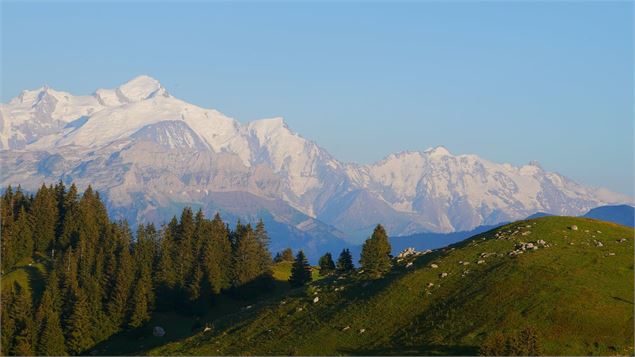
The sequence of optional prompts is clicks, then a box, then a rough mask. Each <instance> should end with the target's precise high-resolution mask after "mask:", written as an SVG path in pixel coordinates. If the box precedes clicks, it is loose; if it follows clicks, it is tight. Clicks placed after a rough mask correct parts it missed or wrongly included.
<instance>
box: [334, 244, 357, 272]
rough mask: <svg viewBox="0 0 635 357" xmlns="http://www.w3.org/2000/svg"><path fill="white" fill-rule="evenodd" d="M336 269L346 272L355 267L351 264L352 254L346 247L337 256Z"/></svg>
mask: <svg viewBox="0 0 635 357" xmlns="http://www.w3.org/2000/svg"><path fill="white" fill-rule="evenodd" d="M336 269H337V272H338V273H348V272H351V271H353V269H355V266H354V265H353V255H352V254H351V251H350V250H348V248H346V249H343V250H342V252H341V253H340V256H339V257H338V258H337V266H336Z"/></svg>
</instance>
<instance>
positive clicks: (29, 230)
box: [11, 207, 33, 262]
mask: <svg viewBox="0 0 635 357" xmlns="http://www.w3.org/2000/svg"><path fill="white" fill-rule="evenodd" d="M19 212H20V213H19V214H18V217H17V219H16V221H15V223H14V224H13V228H12V232H11V233H12V239H13V243H14V247H15V260H16V262H18V261H20V260H21V259H24V258H26V257H30V256H32V255H33V222H32V218H31V215H30V214H29V213H28V212H27V211H26V209H25V208H24V207H22V208H20V211H19Z"/></svg>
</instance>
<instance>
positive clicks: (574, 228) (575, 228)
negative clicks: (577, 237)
mask: <svg viewBox="0 0 635 357" xmlns="http://www.w3.org/2000/svg"><path fill="white" fill-rule="evenodd" d="M569 229H571V230H572V231H577V230H578V226H576V225H575V224H574V225H572V226H571V227H569Z"/></svg>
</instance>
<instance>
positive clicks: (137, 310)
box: [129, 269, 153, 328]
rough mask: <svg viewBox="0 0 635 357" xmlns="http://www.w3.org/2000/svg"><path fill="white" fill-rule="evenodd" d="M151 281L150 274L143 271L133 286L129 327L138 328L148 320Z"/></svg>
mask: <svg viewBox="0 0 635 357" xmlns="http://www.w3.org/2000/svg"><path fill="white" fill-rule="evenodd" d="M152 296H153V294H152V279H151V277H150V272H149V271H148V270H146V269H143V270H142V271H141V273H140V276H139V280H138V281H137V283H136V284H135V288H134V291H133V295H132V309H131V311H130V322H129V326H130V327H133V328H134V327H139V326H141V325H143V323H145V322H146V321H148V320H150V315H151V310H152Z"/></svg>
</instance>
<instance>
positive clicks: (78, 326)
mask: <svg viewBox="0 0 635 357" xmlns="http://www.w3.org/2000/svg"><path fill="white" fill-rule="evenodd" d="M71 303H72V309H71V314H70V316H69V317H68V319H67V321H66V323H65V325H66V346H67V348H68V352H69V353H71V354H80V353H81V352H83V351H85V350H86V349H87V348H89V347H90V346H91V345H92V344H93V339H92V335H93V332H92V326H91V323H90V316H89V310H88V301H87V300H86V295H84V293H83V292H82V290H81V289H77V290H76V291H74V292H73V296H72V301H71Z"/></svg>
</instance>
